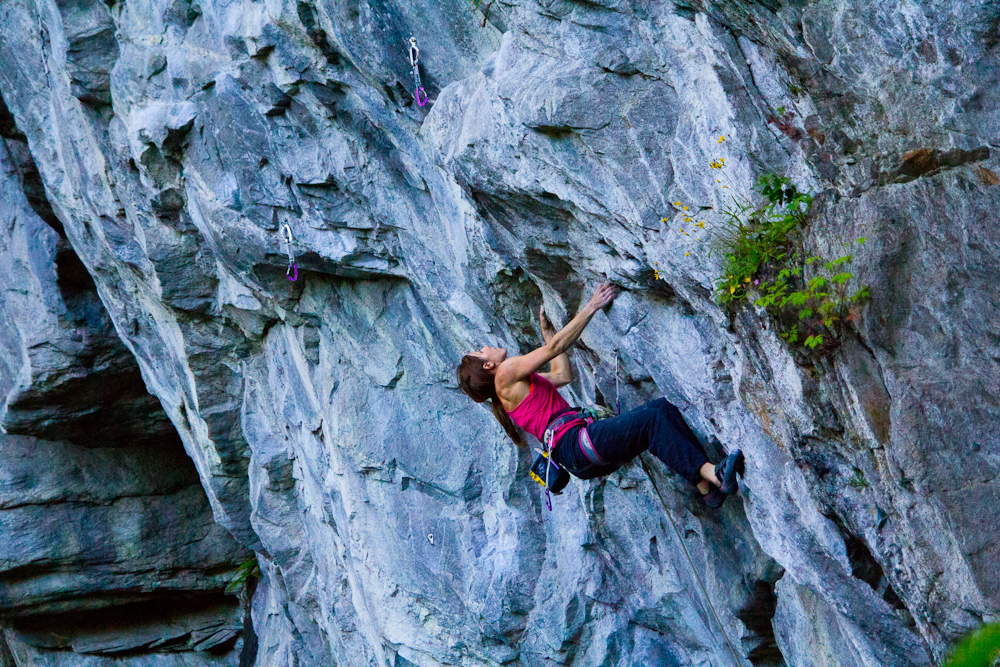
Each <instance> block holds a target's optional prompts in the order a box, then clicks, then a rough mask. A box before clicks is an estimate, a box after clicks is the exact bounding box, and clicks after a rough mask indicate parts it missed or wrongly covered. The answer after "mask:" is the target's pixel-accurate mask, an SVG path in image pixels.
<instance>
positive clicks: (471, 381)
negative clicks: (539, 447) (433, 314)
mask: <svg viewBox="0 0 1000 667" xmlns="http://www.w3.org/2000/svg"><path fill="white" fill-rule="evenodd" d="M458 388H459V389H461V390H462V392H463V393H464V394H466V395H467V396H468V397H469V398H471V399H472V400H474V401H475V402H476V403H483V402H485V401H487V400H489V401H490V403H491V404H492V406H493V416H494V417H496V418H497V421H498V422H500V425H501V426H503V430H504V431H506V432H507V435H508V436H510V439H511V440H513V441H514V444H515V445H517V446H518V447H520V448H521V449H525V448H527V446H528V444H527V443H526V442H525V441H524V434H522V433H521V431H520V429H518V428H517V426H516V425H515V424H514V421H513V420H512V419H511V418H510V415H509V414H507V411H506V410H504V409H503V405H502V404H501V403H500V397H499V396H497V388H496V384H495V383H494V381H493V375H492V374H491V373H489V371H487V370H486V369H485V368H483V360H482V359H481V358H479V357H476V356H474V355H471V354H467V355H465V356H464V357H462V363H461V364H459V366H458Z"/></svg>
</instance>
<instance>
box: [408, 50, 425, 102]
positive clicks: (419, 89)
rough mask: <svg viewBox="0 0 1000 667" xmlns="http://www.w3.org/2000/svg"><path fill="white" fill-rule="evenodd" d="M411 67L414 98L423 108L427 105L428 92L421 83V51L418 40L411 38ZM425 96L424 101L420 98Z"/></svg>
mask: <svg viewBox="0 0 1000 667" xmlns="http://www.w3.org/2000/svg"><path fill="white" fill-rule="evenodd" d="M410 67H412V68H413V96H414V97H415V98H416V99H417V106H418V107H422V106H424V105H425V104H427V91H426V90H424V86H423V84H421V83H420V49H418V48H417V38H416V37H410ZM421 95H423V101H421V99H420V96H421Z"/></svg>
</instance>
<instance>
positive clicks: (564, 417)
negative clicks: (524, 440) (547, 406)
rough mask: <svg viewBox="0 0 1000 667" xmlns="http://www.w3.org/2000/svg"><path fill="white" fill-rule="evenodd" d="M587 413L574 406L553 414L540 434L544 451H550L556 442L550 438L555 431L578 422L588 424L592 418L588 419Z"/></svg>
mask: <svg viewBox="0 0 1000 667" xmlns="http://www.w3.org/2000/svg"><path fill="white" fill-rule="evenodd" d="M584 415H588V416H589V413H587V412H586V411H585V410H578V409H576V408H570V409H569V410H567V411H565V412H563V413H561V414H559V415H557V416H555V417H553V418H552V421H550V422H549V425H548V426H546V427H545V433H544V434H542V445H543V446H544V447H545V449H546V451H551V449H552V448H553V447H555V445H556V443H554V442H552V438H553V437H555V434H556V431H558V430H560V429H561V428H563V427H564V426H569V427H570V428H572V427H574V426H577V425H578V424H589V423H591V422H592V421H593V420H592V419H588V416H584Z"/></svg>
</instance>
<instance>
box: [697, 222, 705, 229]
mask: <svg viewBox="0 0 1000 667" xmlns="http://www.w3.org/2000/svg"><path fill="white" fill-rule="evenodd" d="M698 226H699V227H701V228H702V229H705V221H704V220H702V221H701V222H699V223H698Z"/></svg>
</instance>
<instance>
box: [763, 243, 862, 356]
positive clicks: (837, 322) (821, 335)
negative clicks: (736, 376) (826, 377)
mask: <svg viewBox="0 0 1000 667" xmlns="http://www.w3.org/2000/svg"><path fill="white" fill-rule="evenodd" d="M857 242H858V243H860V244H862V245H864V242H865V239H864V237H862V238H860V239H858V240H857ZM848 245H849V244H844V246H845V247H846V246H848ZM852 262H853V256H852V255H844V256H842V257H838V258H837V259H834V260H831V261H829V262H826V263H823V262H822V261H821V260H820V259H819V258H818V257H809V258H803V257H802V256H801V255H799V254H797V253H796V254H794V255H792V258H791V261H790V262H789V264H790V266H787V267H786V268H783V269H781V270H780V271H779V272H778V275H777V276H776V277H775V278H774V279H773V280H771V281H765V282H764V283H762V284H761V285H760V291H761V292H762V293H763V296H761V297H760V298H759V299H757V300H756V301H755V302H754V303H755V304H756V305H758V306H762V307H764V308H766V309H767V310H768V312H770V313H771V314H772V315H774V316H775V318H776V319H777V320H778V321H779V322H780V323H783V324H784V327H783V328H784V329H785V331H783V332H782V333H781V337H782V338H784V339H785V340H787V341H788V342H789V343H797V342H800V341H801V343H802V344H803V345H804V346H805V347H808V348H810V349H813V350H814V349H816V348H817V347H818V346H820V345H823V344H824V343H826V344H827V345H830V344H833V343H835V342H836V341H837V340H838V339H839V338H840V336H841V334H842V332H843V327H844V323H845V322H849V321H852V320H854V319H855V318H856V316H857V312H856V306H858V305H860V304H862V303H863V302H865V301H866V300H867V299H868V298H869V297H870V294H869V290H868V288H867V287H862V288H861V289H859V290H857V291H855V292H854V293H851V292H850V282H851V281H852V280H853V278H854V275H853V274H852V273H851V272H850V271H848V270H847V269H849V267H850V265H851V263H852ZM813 265H815V266H816V267H819V268H818V269H814V270H813V271H812V272H810V271H809V269H810V268H811V267H813ZM809 273H813V275H812V276H811V277H810V276H809Z"/></svg>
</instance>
